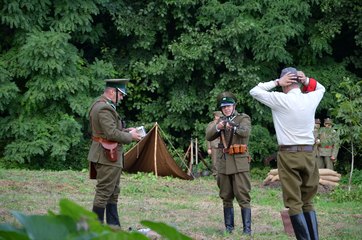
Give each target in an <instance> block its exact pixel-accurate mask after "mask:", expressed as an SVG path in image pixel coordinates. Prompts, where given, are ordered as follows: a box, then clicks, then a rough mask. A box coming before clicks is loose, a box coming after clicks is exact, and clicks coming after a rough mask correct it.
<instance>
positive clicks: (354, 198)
mask: <svg viewBox="0 0 362 240" xmlns="http://www.w3.org/2000/svg"><path fill="white" fill-rule="evenodd" d="M331 197H332V199H333V200H334V201H336V202H338V203H342V202H362V185H361V184H360V185H357V187H356V188H354V189H353V190H352V191H348V190H347V189H346V188H345V187H344V188H340V187H338V188H336V189H334V190H333V192H332V193H331Z"/></svg>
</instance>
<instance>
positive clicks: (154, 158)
mask: <svg viewBox="0 0 362 240" xmlns="http://www.w3.org/2000/svg"><path fill="white" fill-rule="evenodd" d="M157 133H158V125H156V131H155V147H154V150H153V161H154V164H155V175H156V177H157V176H158V173H157V162H156V159H157V158H156V153H157Z"/></svg>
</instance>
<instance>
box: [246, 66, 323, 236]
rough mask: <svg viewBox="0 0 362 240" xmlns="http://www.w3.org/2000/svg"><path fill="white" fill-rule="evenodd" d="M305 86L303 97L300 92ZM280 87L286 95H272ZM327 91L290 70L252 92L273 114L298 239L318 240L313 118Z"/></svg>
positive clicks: (280, 167) (282, 176) (284, 186)
mask: <svg viewBox="0 0 362 240" xmlns="http://www.w3.org/2000/svg"><path fill="white" fill-rule="evenodd" d="M301 85H304V91H305V92H306V93H303V92H302V91H301V89H300V87H301ZM277 86H281V87H282V89H283V92H274V91H270V90H272V89H274V88H275V87H277ZM324 92H325V88H324V86H323V85H321V84H320V83H318V82H317V81H316V80H315V79H312V78H307V77H306V76H305V75H304V73H303V72H299V74H298V72H297V69H295V68H292V67H288V68H285V69H283V70H282V72H281V74H280V78H279V79H276V80H274V81H269V82H265V83H259V84H258V85H257V86H255V87H254V88H253V89H251V90H250V94H251V96H253V97H254V98H255V99H256V100H258V101H259V102H261V103H263V104H265V105H266V106H268V107H270V108H271V110H272V116H273V123H274V128H275V131H276V135H277V141H278V145H279V151H278V157H277V162H278V172H279V178H280V182H281V184H282V191H283V201H284V205H285V207H287V208H289V211H288V212H289V216H290V219H291V221H292V225H293V229H294V232H295V235H296V237H297V239H319V237H318V224H317V218H316V213H315V210H314V207H313V203H312V200H313V198H314V196H315V194H316V193H317V191H318V182H319V172H318V166H317V162H316V161H315V158H314V155H313V144H314V135H313V128H314V116H315V111H316V109H317V107H318V105H319V102H320V101H321V99H322V98H323V95H324Z"/></svg>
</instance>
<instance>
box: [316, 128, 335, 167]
mask: <svg viewBox="0 0 362 240" xmlns="http://www.w3.org/2000/svg"><path fill="white" fill-rule="evenodd" d="M319 138H320V145H319V146H318V153H319V156H320V162H319V164H318V165H319V167H320V168H328V169H332V170H333V169H334V166H333V162H332V160H331V157H332V156H333V157H334V158H335V159H336V160H337V155H338V151H339V137H338V134H337V132H336V130H334V129H333V128H327V127H322V128H320V130H319ZM336 160H335V161H336Z"/></svg>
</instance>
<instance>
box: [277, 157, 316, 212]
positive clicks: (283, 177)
mask: <svg viewBox="0 0 362 240" xmlns="http://www.w3.org/2000/svg"><path fill="white" fill-rule="evenodd" d="M277 162H278V173H279V179H280V182H281V184H282V191H283V200H284V205H285V207H287V208H289V215H295V214H299V213H302V212H309V211H312V210H314V208H313V203H312V200H313V197H314V196H315V194H316V193H317V191H318V184H319V171H318V167H317V162H316V160H315V157H314V155H313V153H312V152H283V151H279V152H278V161H277Z"/></svg>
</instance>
